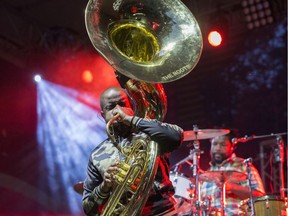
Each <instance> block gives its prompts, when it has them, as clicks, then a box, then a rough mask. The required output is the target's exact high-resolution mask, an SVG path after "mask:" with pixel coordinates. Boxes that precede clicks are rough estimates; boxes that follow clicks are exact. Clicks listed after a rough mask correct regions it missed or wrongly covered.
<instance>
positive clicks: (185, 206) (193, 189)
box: [73, 126, 288, 216]
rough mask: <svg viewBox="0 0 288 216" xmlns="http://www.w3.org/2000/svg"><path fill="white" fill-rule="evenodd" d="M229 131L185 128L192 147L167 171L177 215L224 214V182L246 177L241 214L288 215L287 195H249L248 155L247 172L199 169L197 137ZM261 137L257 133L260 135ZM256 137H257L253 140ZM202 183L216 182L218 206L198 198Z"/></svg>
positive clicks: (79, 190)
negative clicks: (185, 167)
mask: <svg viewBox="0 0 288 216" xmlns="http://www.w3.org/2000/svg"><path fill="white" fill-rule="evenodd" d="M229 132H230V130H227V129H198V127H197V126H193V130H191V131H184V141H193V146H194V149H193V150H191V151H190V154H189V155H188V156H187V157H186V158H184V159H182V160H180V161H179V162H177V163H176V164H174V165H173V166H172V168H174V169H173V171H171V172H170V175H169V178H170V181H171V182H172V184H173V187H174V189H175V194H174V198H175V200H176V203H177V206H176V210H177V215H178V216H192V215H193V216H224V215H225V211H224V209H225V199H226V198H225V194H226V191H225V183H226V182H228V181H229V182H232V183H237V182H240V181H243V180H248V183H249V186H250V198H248V199H246V200H243V201H241V202H240V203H239V209H241V211H242V212H243V213H241V214H239V215H241V216H255V215H256V216H270V215H271V216H274V215H275V216H276V215H277V216H284V215H286V216H288V198H287V197H283V196H281V197H279V196H270V195H269V196H263V197H257V198H253V197H252V190H251V185H250V184H251V182H250V180H251V179H250V178H249V176H250V173H249V163H250V162H252V159H251V158H248V159H246V160H244V163H245V165H246V166H247V170H248V173H247V174H244V173H240V172H237V171H205V172H203V171H201V170H200V167H199V160H200V154H202V153H203V152H202V151H201V150H200V142H199V140H204V139H211V138H214V137H217V136H222V135H225V134H228V133H229ZM286 134H287V133H281V134H271V135H268V136H276V135H286ZM262 137H263V136H259V138H262ZM255 138H258V137H256V136H254V137H253V139H255ZM251 139H252V137H247V136H246V137H244V138H240V139H237V140H234V141H233V140H232V141H233V142H246V141H248V140H251ZM184 163H187V164H188V165H189V166H190V167H191V168H192V170H193V177H189V176H187V175H184V174H183V173H180V172H179V167H180V165H182V164H184ZM202 182H210V183H214V184H216V185H219V187H220V191H221V201H220V202H221V208H220V209H217V208H212V207H211V198H210V199H209V198H205V199H201V196H200V184H201V183H202ZM73 188H74V190H75V191H76V192H77V193H79V194H82V193H83V181H81V182H78V183H76V184H74V186H73Z"/></svg>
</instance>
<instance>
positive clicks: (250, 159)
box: [243, 157, 253, 163]
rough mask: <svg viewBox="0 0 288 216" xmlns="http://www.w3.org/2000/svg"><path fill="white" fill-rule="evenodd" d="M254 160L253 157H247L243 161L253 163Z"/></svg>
mask: <svg viewBox="0 0 288 216" xmlns="http://www.w3.org/2000/svg"><path fill="white" fill-rule="evenodd" d="M252 161H253V159H252V158H251V157H249V158H247V159H245V160H244V161H243V163H248V162H249V163H252Z"/></svg>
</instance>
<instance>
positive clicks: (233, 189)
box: [225, 164, 265, 199]
mask: <svg viewBox="0 0 288 216" xmlns="http://www.w3.org/2000/svg"><path fill="white" fill-rule="evenodd" d="M251 187H252V196H253V197H259V196H264V195H265V190H264V186H263V182H262V179H261V177H260V175H259V173H258V170H257V169H256V168H255V167H254V166H253V165H252V164H251ZM225 189H226V192H228V193H229V192H230V193H233V194H235V195H236V196H238V197H239V198H241V199H247V198H249V197H250V190H249V187H248V180H247V181H245V182H244V184H241V183H240V184H237V183H232V182H227V183H226V188H225Z"/></svg>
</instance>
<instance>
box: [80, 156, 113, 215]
mask: <svg viewBox="0 0 288 216" xmlns="http://www.w3.org/2000/svg"><path fill="white" fill-rule="evenodd" d="M102 181H103V178H102V177H101V175H100V173H99V172H98V170H97V168H96V167H95V166H94V164H93V162H92V157H90V160H89V162H88V167H87V177H86V179H85V181H84V192H83V198H82V205H83V209H84V212H85V214H86V215H88V216H98V215H100V212H101V210H102V208H103V206H104V204H105V202H106V201H107V199H108V197H109V193H103V192H102V191H101V189H100V183H101V182H102Z"/></svg>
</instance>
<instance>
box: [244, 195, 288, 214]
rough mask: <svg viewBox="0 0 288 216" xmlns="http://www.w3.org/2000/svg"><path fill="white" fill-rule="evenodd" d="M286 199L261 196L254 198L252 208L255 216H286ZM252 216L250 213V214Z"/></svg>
mask: <svg viewBox="0 0 288 216" xmlns="http://www.w3.org/2000/svg"><path fill="white" fill-rule="evenodd" d="M286 199H287V198H284V199H283V198H281V197H279V196H270V195H266V196H262V197H256V198H254V207H255V214H256V216H258V215H260V216H270V215H273V216H274V215H277V216H278V215H279V216H282V215H287V211H288V209H287V206H285V205H287V203H285V202H287V201H286ZM251 215H252V213H251ZM249 216H250V214H249Z"/></svg>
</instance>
